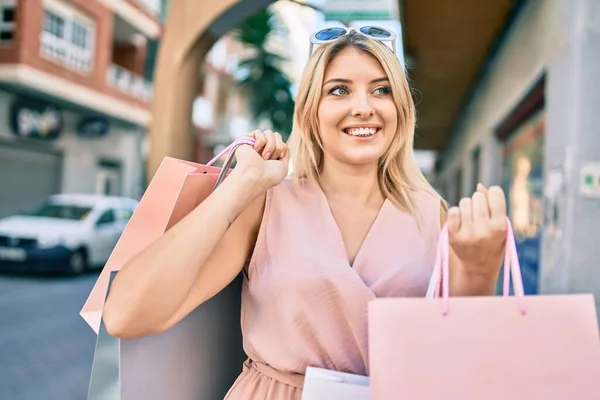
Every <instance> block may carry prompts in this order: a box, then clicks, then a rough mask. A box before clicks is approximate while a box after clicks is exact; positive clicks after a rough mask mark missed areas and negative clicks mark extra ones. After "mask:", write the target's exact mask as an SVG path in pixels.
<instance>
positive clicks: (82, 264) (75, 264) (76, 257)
mask: <svg viewBox="0 0 600 400" xmlns="http://www.w3.org/2000/svg"><path fill="white" fill-rule="evenodd" d="M86 270H87V253H86V252H85V250H83V249H79V250H76V251H74V252H73V254H71V258H69V274H70V275H80V274H82V273H84V272H85V271H86Z"/></svg>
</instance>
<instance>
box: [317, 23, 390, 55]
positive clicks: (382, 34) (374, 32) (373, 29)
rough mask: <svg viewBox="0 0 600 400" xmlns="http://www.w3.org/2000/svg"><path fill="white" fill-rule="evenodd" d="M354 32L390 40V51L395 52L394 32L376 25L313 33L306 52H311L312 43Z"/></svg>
mask: <svg viewBox="0 0 600 400" xmlns="http://www.w3.org/2000/svg"><path fill="white" fill-rule="evenodd" d="M351 32H355V33H357V34H359V35H364V36H368V37H370V38H373V39H377V40H379V41H382V42H392V48H391V50H392V52H394V54H395V53H396V34H395V33H394V32H392V31H390V30H389V29H385V28H380V27H378V26H363V27H361V28H358V29H356V28H341V27H335V28H326V29H321V30H320V31H318V32H316V33H313V34H312V36H311V37H310V48H309V52H308V54H312V52H313V47H314V45H319V44H325V43H330V42H333V41H334V40H337V39H339V38H341V37H342V36H344V35H349V34H350V33H351Z"/></svg>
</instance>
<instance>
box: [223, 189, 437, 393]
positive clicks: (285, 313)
mask: <svg viewBox="0 0 600 400" xmlns="http://www.w3.org/2000/svg"><path fill="white" fill-rule="evenodd" d="M413 196H414V199H415V201H416V204H417V207H418V209H419V212H420V214H421V215H422V224H423V229H422V230H420V229H419V227H418V225H417V222H416V220H415V219H414V218H413V217H412V216H411V215H410V214H408V213H407V212H405V211H402V210H400V209H398V208H397V207H395V206H394V205H393V203H392V202H391V201H389V200H387V199H386V201H385V202H384V203H383V205H382V207H381V210H380V212H379V214H378V215H377V218H376V219H375V221H374V222H373V224H372V226H371V228H370V230H369V232H368V233H367V235H366V237H365V239H364V241H363V243H362V245H361V247H360V249H359V251H358V253H357V254H356V257H355V259H354V262H353V264H352V265H350V264H349V263H348V257H347V254H346V249H345V245H344V241H343V239H342V235H341V232H340V230H339V228H338V226H337V224H336V222H335V219H334V217H333V215H332V213H331V209H330V208H329V203H328V201H327V198H326V197H325V195H324V193H323V192H322V191H321V189H320V188H319V186H318V185H312V184H309V183H304V184H303V185H302V186H301V188H300V189H299V190H298V189H297V188H295V187H294V185H293V183H292V180H291V179H286V180H284V181H283V182H282V183H281V184H280V185H278V186H276V187H274V188H272V189H270V190H269V191H268V192H267V197H266V203H265V211H264V215H263V220H262V224H261V227H260V230H259V233H258V238H257V241H256V246H255V249H254V253H253V255H252V258H251V260H250V265H249V268H248V276H247V279H245V280H244V283H243V289H242V317H241V324H242V334H243V340H244V350H245V352H246V354H247V355H248V357H249V358H248V361H247V362H246V363H245V364H244V366H243V370H242V373H241V374H240V376H239V377H238V379H237V380H236V382H235V383H234V385H233V386H232V387H231V389H230V390H229V393H228V394H227V396H226V397H225V399H227V400H300V399H301V397H302V385H303V379H304V375H303V374H304V372H305V371H306V367H308V366H314V367H320V368H326V369H330V370H336V371H344V372H350V373H354V374H361V375H368V373H369V371H368V348H367V320H368V318H367V307H368V303H369V301H371V300H373V299H375V298H377V297H400V296H415V297H420V296H424V295H425V292H426V291H427V285H428V283H429V277H430V275H431V272H432V269H433V264H434V261H435V244H436V242H437V236H438V233H439V230H440V201H439V199H438V198H436V197H435V196H433V195H431V194H428V193H425V192H415V193H414V194H413ZM357 212H359V211H357ZM407 329H410V326H407Z"/></svg>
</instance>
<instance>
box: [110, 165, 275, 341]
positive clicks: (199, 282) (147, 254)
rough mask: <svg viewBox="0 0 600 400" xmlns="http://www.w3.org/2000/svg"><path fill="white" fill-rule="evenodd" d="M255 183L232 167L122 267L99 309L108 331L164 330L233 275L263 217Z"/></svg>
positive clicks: (139, 332)
mask: <svg viewBox="0 0 600 400" xmlns="http://www.w3.org/2000/svg"><path fill="white" fill-rule="evenodd" d="M254 185H255V182H253V180H252V179H247V178H245V177H244V176H242V174H236V172H235V170H234V171H233V172H232V173H231V174H230V175H229V177H228V178H227V179H225V180H224V181H223V183H222V184H221V185H220V186H219V187H218V188H217V189H216V190H215V191H214V192H213V193H212V194H211V195H210V196H209V197H208V198H207V199H206V200H205V201H204V202H202V204H200V205H199V206H198V207H197V208H196V209H195V210H194V211H192V212H191V213H190V214H189V215H187V216H186V217H185V218H183V219H182V220H181V221H180V222H179V223H178V224H176V225H175V226H174V227H172V228H171V229H170V230H169V231H167V232H166V233H165V234H164V235H163V236H161V237H160V238H159V239H157V240H156V241H155V242H154V243H153V244H152V245H150V246H148V247H147V248H146V249H145V250H143V251H142V252H140V253H139V254H138V255H137V256H136V257H134V258H133V259H132V260H131V261H130V262H128V263H127V264H126V265H125V266H124V267H123V268H122V270H121V271H120V272H119V273H118V274H117V276H116V277H115V280H114V281H113V284H112V287H111V290H110V293H109V296H108V298H107V300H106V304H105V307H104V312H103V317H104V323H105V326H106V329H107V330H108V332H109V333H110V334H111V335H113V336H118V337H122V338H133V337H139V336H142V335H147V334H152V333H158V332H161V331H164V330H166V329H168V328H169V327H171V326H173V325H175V324H176V323H177V322H178V321H179V320H181V319H182V318H183V317H185V315H187V314H188V313H189V312H190V311H192V310H193V309H194V308H195V307H197V306H198V305H200V304H201V303H202V302H203V301H206V300H207V299H208V298H210V297H212V296H213V295H214V294H216V293H217V292H219V291H220V290H221V289H223V288H224V287H225V286H226V285H227V284H228V283H229V282H231V280H233V278H235V277H236V276H237V274H238V273H239V272H240V271H241V268H242V267H243V264H244V260H246V258H247V257H248V255H249V254H250V252H251V251H252V248H253V246H254V241H255V235H256V231H257V230H258V226H260V222H261V217H262V208H263V205H264V198H265V196H264V193H262V194H260V193H256V192H255V190H256V189H255V188H253V186H254ZM238 216H239V217H238ZM234 220H235V221H234ZM230 225H231V226H230ZM225 254H226V255H227V256H226V257H225V256H224V255H225ZM217 264H218V265H217ZM200 278H204V279H200ZM190 295H192V296H190Z"/></svg>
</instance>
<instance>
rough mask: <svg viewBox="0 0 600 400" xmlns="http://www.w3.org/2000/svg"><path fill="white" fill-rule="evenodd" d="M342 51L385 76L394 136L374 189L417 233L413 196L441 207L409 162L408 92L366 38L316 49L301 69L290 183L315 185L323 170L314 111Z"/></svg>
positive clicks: (395, 64)
mask: <svg viewBox="0 0 600 400" xmlns="http://www.w3.org/2000/svg"><path fill="white" fill-rule="evenodd" d="M347 47H353V48H357V49H359V50H361V51H364V52H366V53H369V54H370V55H372V56H373V57H375V58H376V59H377V60H378V61H379V63H380V64H381V66H382V67H383V70H384V71H385V73H386V75H387V77H388V79H389V82H390V89H391V92H392V97H393V100H394V103H395V105H396V110H397V112H398V130H397V131H396V134H395V136H394V139H393V140H392V143H391V144H390V146H389V148H388V149H387V150H386V152H385V154H384V155H383V156H382V157H381V159H380V160H379V165H378V180H379V187H380V190H381V191H382V193H383V194H384V196H386V197H387V198H388V199H389V200H390V201H391V202H392V203H393V204H394V205H395V206H396V207H399V208H401V209H404V210H406V211H408V212H409V213H410V214H411V215H412V216H413V217H414V218H415V219H416V221H417V224H418V226H419V229H420V230H421V231H423V226H422V221H423V219H422V216H421V214H420V211H419V209H418V207H417V204H416V201H415V199H414V192H417V191H425V192H428V193H430V194H431V195H433V196H435V197H437V198H439V199H440V201H441V204H442V207H444V209H446V208H447V205H446V202H445V201H444V200H443V199H442V197H441V196H440V195H439V194H438V193H437V192H436V191H435V190H434V189H433V187H432V186H431V185H430V184H429V182H428V181H427V179H426V178H425V177H424V176H423V173H422V172H421V170H420V168H419V166H418V165H417V162H416V160H415V157H414V153H413V143H414V132H415V120H416V117H415V106H414V102H413V99H412V96H411V91H410V87H409V85H408V81H407V79H406V76H405V74H404V69H403V68H402V66H401V65H400V62H399V61H398V59H397V58H396V56H395V55H394V53H392V51H391V50H390V49H389V48H388V47H386V45H385V44H383V43H381V42H380V41H378V40H375V39H371V38H369V37H366V36H363V35H359V34H354V33H351V34H349V35H345V36H342V37H341V38H339V39H337V40H336V41H335V42H332V43H328V44H325V45H322V46H320V47H319V48H318V49H317V50H315V52H314V53H313V54H312V56H311V57H310V59H309V60H308V63H307V65H306V67H305V69H304V73H303V76H302V80H301V83H300V87H299V90H298V95H297V99H296V108H295V110H294V125H293V129H292V134H291V136H290V139H289V146H290V156H291V162H292V165H293V166H294V170H293V178H294V181H295V183H296V184H298V185H299V184H300V182H301V181H302V180H303V179H308V180H309V181H311V182H313V183H317V181H318V176H319V172H320V171H321V168H322V165H323V143H322V141H321V138H320V136H319V135H318V127H319V121H318V115H317V110H318V107H319V102H320V99H321V92H322V86H323V79H324V76H325V70H326V68H327V66H328V65H329V63H331V61H332V60H333V59H334V58H335V56H336V55H337V54H338V53H339V52H340V51H342V50H343V49H345V48H347Z"/></svg>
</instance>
